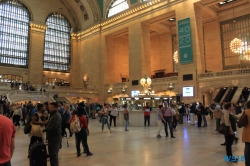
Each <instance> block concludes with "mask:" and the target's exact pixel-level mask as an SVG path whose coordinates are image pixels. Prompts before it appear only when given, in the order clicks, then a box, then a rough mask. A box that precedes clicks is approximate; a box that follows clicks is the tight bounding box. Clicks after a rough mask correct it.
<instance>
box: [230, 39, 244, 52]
mask: <svg viewBox="0 0 250 166" xmlns="http://www.w3.org/2000/svg"><path fill="white" fill-rule="evenodd" d="M242 47H243V43H242V41H241V40H240V39H238V38H234V39H233V40H232V41H231V42H230V49H231V51H232V52H234V53H240V52H241V50H242Z"/></svg>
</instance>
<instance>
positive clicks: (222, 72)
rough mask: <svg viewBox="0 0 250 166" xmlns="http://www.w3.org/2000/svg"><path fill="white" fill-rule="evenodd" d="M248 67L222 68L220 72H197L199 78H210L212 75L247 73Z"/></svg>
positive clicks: (248, 71)
mask: <svg viewBox="0 0 250 166" xmlns="http://www.w3.org/2000/svg"><path fill="white" fill-rule="evenodd" d="M249 74H250V68H249V69H235V70H224V71H220V72H211V73H202V74H199V78H200V79H202V78H212V77H222V76H237V75H249Z"/></svg>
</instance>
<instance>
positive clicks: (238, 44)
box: [230, 6, 243, 53]
mask: <svg viewBox="0 0 250 166" xmlns="http://www.w3.org/2000/svg"><path fill="white" fill-rule="evenodd" d="M233 18H234V21H233V23H236V20H235V16H234V6H233ZM233 29H234V28H233ZM234 33H235V32H234ZM242 48H243V43H242V41H241V40H240V39H238V38H234V39H233V40H232V41H231V42H230V49H231V51H232V52H233V53H240V52H241V51H242Z"/></svg>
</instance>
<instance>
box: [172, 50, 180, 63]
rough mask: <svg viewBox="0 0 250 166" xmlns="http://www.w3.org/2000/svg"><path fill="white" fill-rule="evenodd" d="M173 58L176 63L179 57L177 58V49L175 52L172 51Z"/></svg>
mask: <svg viewBox="0 0 250 166" xmlns="http://www.w3.org/2000/svg"><path fill="white" fill-rule="evenodd" d="M173 59H174V62H175V63H178V62H179V59H178V51H175V52H174V55H173Z"/></svg>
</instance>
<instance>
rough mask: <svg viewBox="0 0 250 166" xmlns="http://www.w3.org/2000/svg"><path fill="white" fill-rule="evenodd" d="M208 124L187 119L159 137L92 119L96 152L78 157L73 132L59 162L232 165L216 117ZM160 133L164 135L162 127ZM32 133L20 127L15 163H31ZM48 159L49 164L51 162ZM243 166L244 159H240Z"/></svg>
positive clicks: (63, 165)
mask: <svg viewBox="0 0 250 166" xmlns="http://www.w3.org/2000/svg"><path fill="white" fill-rule="evenodd" d="M142 118H143V117H142ZM207 119H208V127H206V128H197V127H196V126H194V125H190V124H189V123H188V122H186V121H184V124H178V126H177V131H175V132H174V135H175V137H176V138H169V137H167V138H166V137H162V138H161V139H157V138H156V131H157V127H149V128H146V129H145V128H144V127H129V131H127V132H125V131H124V127H115V128H114V127H112V131H113V132H112V133H108V132H107V126H105V130H106V132H105V133H101V124H100V123H99V122H98V120H97V119H95V120H93V119H90V124H89V128H90V136H89V137H88V145H89V147H90V151H91V152H93V153H94V155H93V156H91V157H86V156H85V155H82V156H81V157H76V149H75V140H74V136H73V137H72V138H69V139H68V141H69V147H67V146H66V145H67V144H66V138H64V139H63V147H62V149H61V150H60V152H59V163H60V166H86V165H88V166H128V165H129V166H142V165H143V166H145V165H146V166H158V165H159V166H160V165H173V166H201V165H202V166H231V165H236V163H229V162H226V161H224V156H225V154H226V150H225V147H224V146H221V145H220V144H221V143H223V142H224V137H223V136H222V135H220V134H218V133H216V132H215V131H214V130H215V120H210V119H209V118H208V117H207ZM241 133H242V129H238V137H239V138H240V139H239V142H238V144H237V145H233V146H232V150H233V154H234V155H235V156H242V155H243V152H244V144H243V143H242V142H241ZM161 135H163V136H164V130H163V128H162V130H161ZM28 144H29V137H28V136H27V135H25V134H23V127H21V128H19V129H17V134H16V149H15V152H14V156H13V158H12V166H28V165H29V160H28V159H27V146H28ZM49 165H50V164H49V161H48V166H49ZM237 165H238V166H243V165H244V162H238V164H237Z"/></svg>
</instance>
